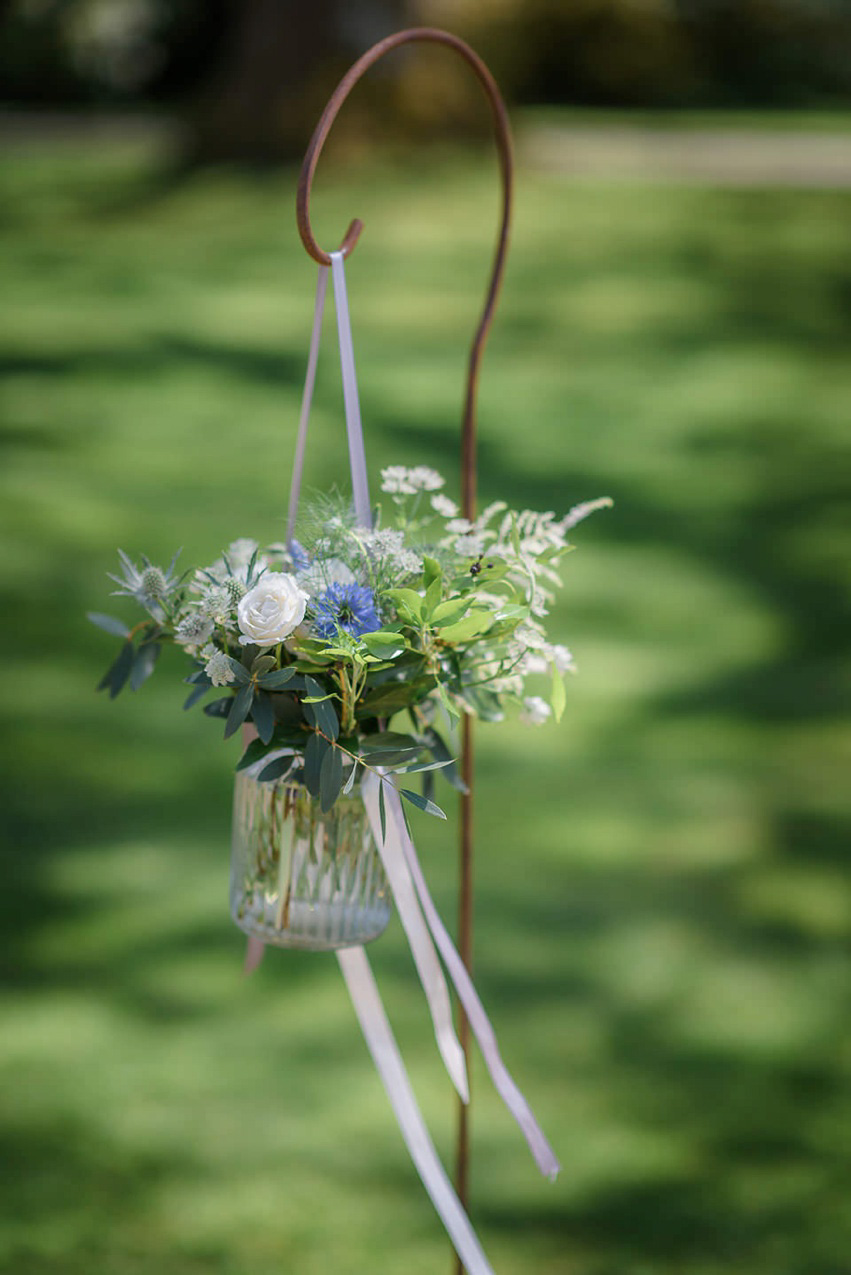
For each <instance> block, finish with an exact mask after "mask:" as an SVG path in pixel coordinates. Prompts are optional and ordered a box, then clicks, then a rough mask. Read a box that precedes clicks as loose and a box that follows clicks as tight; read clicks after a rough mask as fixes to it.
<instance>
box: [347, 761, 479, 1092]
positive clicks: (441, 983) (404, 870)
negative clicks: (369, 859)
mask: <svg viewBox="0 0 851 1275" xmlns="http://www.w3.org/2000/svg"><path fill="white" fill-rule="evenodd" d="M382 782H384V786H385V790H387V789H389V790H390V793H393V794H395V793H396V789H395V788H393V785H392V784H391V783H390V782H389V780H387V781H382V780H381V779H379V778H378V776H377V775H376V774H370V773H367V774H366V776H365V777H364V780H363V783H362V785H361V793H362V796H363V803H364V806H365V807H366V813H367V817H368V819H369V823H370V827H371V828H372V833H373V836H374V838H375V844H376V845H377V846H378V850H379V853H380V855H381V860H382V862H383V864H384V869H385V871H386V873H387V879H388V881H389V882H390V888H391V890H392V891H393V898H394V900H395V903H396V910H397V911H398V913H399V920H400V921H401V922H402V927H403V929H404V931H405V934H406V935H407V938H408V942H409V943H410V945H411V955H412V956H413V958H414V964H415V965H416V967H417V973H418V974H419V976H420V982H421V983H422V985H423V991H424V992H425V995H426V1000H427V1002H428V1007H429V1012H430V1013H431V1019H432V1023H433V1024H434V1035H435V1038H436V1040H437V1047H438V1049H439V1050H440V1054H441V1057H442V1058H443V1062H444V1064H445V1066H446V1070H447V1072H448V1073H449V1079H450V1080H451V1081H452V1083H453V1085H454V1086H455V1088H456V1090H457V1091H458V1095H459V1097H460V1099H461V1101H462V1102H469V1101H470V1088H469V1084H468V1081H467V1063H466V1060H465V1058H464V1051H463V1049H462V1048H461V1044H460V1042H459V1040H458V1037H457V1036H456V1034H455V1027H454V1025H453V1022H452V1002H451V1000H450V998H449V988H448V987H447V986H446V979H445V978H444V976H443V969H442V968H441V964H440V961H439V960H438V958H437V952H436V951H435V950H434V943H433V941H432V937H431V933H430V931H429V928H428V926H427V925H426V922H425V920H424V918H423V914H422V909H421V908H420V903H419V900H418V898H417V892H416V889H415V888H414V883H413V880H412V879H411V873H410V871H409V869H408V864H407V862H406V860H405V854H404V851H403V848H402V846H401V844H400V842H399V838H398V835H397V832H396V826H395V823H391V822H390V821H389V820H388V821H387V829H386V836H384V837H382V835H381V815H380V812H379V787H380V784H381V783H382ZM390 793H388V792H386V791H385V799H387V797H388V796H389V795H390ZM396 800H397V801H398V795H397V797H396Z"/></svg>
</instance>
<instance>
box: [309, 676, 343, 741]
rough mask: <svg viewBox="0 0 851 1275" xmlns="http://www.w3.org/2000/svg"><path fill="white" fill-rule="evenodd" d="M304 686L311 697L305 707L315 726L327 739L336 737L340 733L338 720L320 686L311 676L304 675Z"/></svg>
mask: <svg viewBox="0 0 851 1275" xmlns="http://www.w3.org/2000/svg"><path fill="white" fill-rule="evenodd" d="M304 688H305V690H306V691H307V693H308V695H309V696H310V697H311V700H310V702H309V704H308V705H307V707H308V709H309V712H310V714H311V716H312V717H313V720H314V722H315V723H316V725H317V727H318V728H319V730H321V731H322V732H323V734H325V735H327V736H328V738H329V739H336V738H337V736H338V735H339V734H340V721H339V718H338V717H337V714H336V713H335V712H334V709H333V708H332V706H331V704H330V703H329V702H328V700H327V698H326V696H325V692H324V691H323V690H322V687H321V686H320V685H319V683H318V682H316V681H314V679H313V678H312V677H309V676H307V675H305V678H304ZM302 702H304V701H302Z"/></svg>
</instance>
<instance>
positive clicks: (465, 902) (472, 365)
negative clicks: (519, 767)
mask: <svg viewBox="0 0 851 1275" xmlns="http://www.w3.org/2000/svg"><path fill="white" fill-rule="evenodd" d="M415 42H426V43H430V44H444V45H446V46H447V47H448V48H450V49H454V50H455V52H456V53H458V54H460V56H461V57H462V58H463V59H464V61H465V62H466V63H467V64H468V66H470V67H471V68H472V70H473V71H474V72H475V74H476V77H477V78H478V80H479V82H480V83H481V85H482V87H483V88H484V91H485V94H486V96H487V99H488V102H489V103H490V107H491V112H492V114H493V125H494V137H495V140H496V145H497V150H498V153H499V167H500V175H501V178H502V217H501V221H500V227H499V235H498V238H497V243H496V251H495V253H494V259H493V266H492V269H491V276H490V282H489V283H488V290H487V295H486V297H485V305H484V309H483V310H482V315H481V318H480V319H479V323H478V326H477V328H476V332H475V335H474V337H473V343H472V345H471V347H470V355H469V360H468V364H467V387H466V393H465V397H464V414H463V417H462V425H461V497H462V512H463V514H464V517H465V518H469V519H473V518H475V516H476V390H477V386H478V375H479V364H480V362H481V358H482V353H483V351H484V347H485V342H486V340H487V337H488V332H489V330H490V326H491V322H492V320H493V315H494V311H495V309H496V303H497V298H498V296H499V289H500V285H501V283H502V276H503V272H504V270H505V258H506V253H507V251H508V230H509V224H510V221H511V197H512V185H513V171H514V165H513V159H512V149H511V130H510V128H509V123H508V113H507V111H506V109H505V103H504V102H503V100H502V97H501V95H500V92H499V89H498V88H497V85H496V81H495V80H494V78H493V76H492V75H491V73H490V71H489V70H488V68H487V67H486V66H485V64H484V62H483V61H482V60H481V58H480V57H479V56H478V54H476V53H474V52H473V50H472V49H471V48H470V46H469V45H468V44H465V43H464V41H463V40H460V39H459V38H458V36H456V35H451V34H450V33H449V32H448V31H440V30H438V29H437V28H436V27H412V28H411V29H410V30H408V31H399V32H397V33H396V34H395V35H390V36H388V37H387V38H386V39H385V40H380V41H379V43H378V44H374V45H373V46H372V48H371V49H368V50H367V52H366V53H364V55H363V57H361V58H359V59H358V61H357V62H355V64H354V66H352V67H351V69H350V70H349V71H347V72H346V74H345V75H344V76H343V78H342V80H341V81H340V83H339V84H338V85H337V87H336V89H335V90H334V92H333V93H332V94H331V97H330V98H329V100H328V105H327V106H326V107H325V110H324V111H323V112H322V115H321V117H320V120H319V123H318V124H317V125H316V129H315V131H314V134H313V136H312V138H311V139H310V144H309V146H308V148H307V152H306V154H305V157H304V163H303V164H302V168H301V174H300V176H299V182H298V195H297V199H296V217H297V221H298V230H299V234H300V235H301V241H302V243H303V244H304V246H305V248H306V250H307V252H308V253H309V255H310V256H311V257H312V258H313V260H314V261H317V262H319V264H320V265H324V266H329V265H330V264H331V258H330V256H329V254H328V253H327V252H325V251H324V250H323V249H322V248H320V246H319V244H318V243H317V242H316V238H315V237H314V234H313V230H312V228H311V225H310V192H311V187H312V184H313V176H314V173H315V172H316V165H317V162H318V160H319V156H320V154H321V152H322V147H323V146H324V145H325V140H326V138H327V136H328V134H329V132H330V131H331V126H332V124H333V123H334V120H335V119H336V118H337V115H338V113H339V110H340V107H341V106H342V105H343V102H344V101H345V100H346V98H347V97H348V95H349V93H350V92H351V90H352V89H353V88H354V86H355V84H357V82H358V80H360V78H361V77H362V76H363V75H364V74H365V72H366V71H368V70H369V68H370V67H371V66H373V65H374V63H376V62H377V61H378V60H379V58H382V57H383V56H384V54H385V53H390V52H391V50H393V49H397V48H399V46H400V45H402V44H413V43H415ZM362 230H363V222H362V221H360V220H359V219H358V218H355V219H354V221H352V222H351V223H350V225H349V228H348V230H347V231H346V233H345V235H344V236H343V241H342V243H341V244H340V251H342V252H343V254H344V255H345V256H349V255H351V253H352V252H353V251H354V248H355V245H356V244H357V241H358V239H359V238H360V233H361V231H362ZM462 733H463V747H462V758H461V774H462V777H463V779H464V782H465V784H466V785H467V790H468V791H467V793H466V794H465V795H464V796H463V797H462V798H461V828H460V858H461V865H460V892H459V920H458V949H459V952H460V954H461V957H462V959H463V961H464V964H465V965H466V967H467V969H468V970H470V969H471V966H472V957H473V803H472V789H473V732H472V723H471V719H470V718H469V717H465V718H464V722H463V728H462ZM458 1016H459V1022H458V1034H459V1037H460V1040H461V1045H462V1047H463V1050H464V1055H465V1057H466V1059H467V1071H468V1074H469V1070H470V1067H469V1061H470V1057H469V1056H470V1030H469V1024H468V1023H467V1019H466V1016H465V1014H464V1011H463V1009H461V1008H460V1006H459V1010H458ZM467 1112H468V1108H467V1107H466V1106H465V1105H464V1104H463V1103H460V1104H459V1110H458V1136H457V1150H456V1166H455V1185H456V1189H457V1191H458V1195H459V1198H460V1200H461V1202H462V1204H463V1205H464V1207H465V1208H466V1207H467V1197H468V1183H469V1174H468V1169H469V1151H468V1147H469V1129H468V1122H467ZM456 1269H457V1271H458V1272H461V1271H462V1270H463V1267H462V1265H461V1262H460V1259H459V1260H458V1264H457V1267H456Z"/></svg>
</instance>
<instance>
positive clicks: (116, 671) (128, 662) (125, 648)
mask: <svg viewBox="0 0 851 1275" xmlns="http://www.w3.org/2000/svg"><path fill="white" fill-rule="evenodd" d="M134 658H135V651H134V648H133V643H132V642H122V644H121V650H120V651H119V652H118V655H117V656H116V658H115V660H114V661H113V663H112V664H111V665H110V666H109V668H108V669H107V671H106V673H105V674H104V676H103V677H102V678H101V680H100V681H99V682H98V690H99V691H104V690H107V689H108V690H109V698H110V699H115V697H116V695H119V694H120V693H121V691H122V689H123V687H124V684H125V682H126V681H127V679H128V677H129V676H130V674H131V672H132V670H133V660H134Z"/></svg>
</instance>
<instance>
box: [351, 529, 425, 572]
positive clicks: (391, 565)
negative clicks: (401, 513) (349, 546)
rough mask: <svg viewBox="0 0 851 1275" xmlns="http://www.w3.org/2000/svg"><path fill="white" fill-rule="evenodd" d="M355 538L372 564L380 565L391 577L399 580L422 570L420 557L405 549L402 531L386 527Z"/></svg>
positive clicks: (365, 532) (411, 550)
mask: <svg viewBox="0 0 851 1275" xmlns="http://www.w3.org/2000/svg"><path fill="white" fill-rule="evenodd" d="M355 538H356V540H357V543H358V544H359V545H360V546H361V547H362V549H363V551H364V554H365V555H366V557H367V558H369V559H370V560H371V561H372V562H378V563H380V564H381V566H382V568H383V570H385V571H387V572H388V573H389V575H390V576H391V577H394V578H396V579H398V580H400V579H403V578H405V577H407V576H412V575H418V574H419V572H420V571H422V569H423V560H422V558H421V557H420V555H419V554H418V553H415V552H414V550H413V549H408V548H407V547H406V545H405V533H404V532H403V531H396V530H394V529H393V528H389V527H388V528H385V529H379V530H378V531H364V532H360V533H359V534H358V535H357V536H356V537H355Z"/></svg>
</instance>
